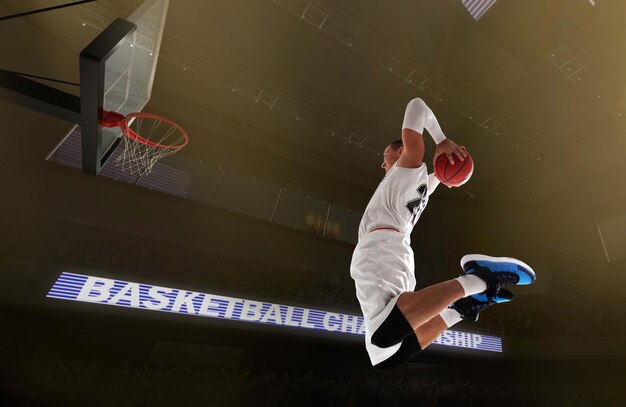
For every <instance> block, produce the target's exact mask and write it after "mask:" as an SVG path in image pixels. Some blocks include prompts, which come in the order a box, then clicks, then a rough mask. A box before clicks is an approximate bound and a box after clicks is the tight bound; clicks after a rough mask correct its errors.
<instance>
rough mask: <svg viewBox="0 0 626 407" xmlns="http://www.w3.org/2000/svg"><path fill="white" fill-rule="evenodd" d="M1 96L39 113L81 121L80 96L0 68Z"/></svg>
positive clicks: (71, 120) (73, 121)
mask: <svg viewBox="0 0 626 407" xmlns="http://www.w3.org/2000/svg"><path fill="white" fill-rule="evenodd" d="M0 98H1V99H3V100H6V101H7V102H10V103H14V104H17V105H20V106H22V107H25V108H27V109H31V110H35V111H37V112H39V113H43V114H47V115H50V116H53V117H56V118H57V119H61V120H65V121H68V122H72V123H80V98H79V97H78V96H74V95H72V94H70V93H67V92H63V91H61V90H58V89H55V88H52V87H50V86H48V85H44V84H42V83H39V82H36V81H33V80H31V79H27V78H24V77H23V76H21V75H18V74H15V73H13V72H9V71H5V70H4V69H0Z"/></svg>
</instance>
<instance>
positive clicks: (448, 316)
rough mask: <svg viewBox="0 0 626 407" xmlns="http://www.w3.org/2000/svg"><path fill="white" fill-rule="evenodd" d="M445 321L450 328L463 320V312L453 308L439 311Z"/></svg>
mask: <svg viewBox="0 0 626 407" xmlns="http://www.w3.org/2000/svg"><path fill="white" fill-rule="evenodd" d="M439 316H440V317H441V319H443V322H445V323H446V326H447V327H448V328H450V327H451V326H452V325H454V324H456V323H457V322H460V321H461V314H459V312H458V311H457V310H453V309H452V308H446V309H444V310H443V311H441V312H440V313H439Z"/></svg>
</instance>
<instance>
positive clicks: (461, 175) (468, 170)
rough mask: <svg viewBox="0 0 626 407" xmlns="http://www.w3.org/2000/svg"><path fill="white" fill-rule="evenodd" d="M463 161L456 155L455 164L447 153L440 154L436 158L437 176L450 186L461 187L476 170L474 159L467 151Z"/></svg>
mask: <svg viewBox="0 0 626 407" xmlns="http://www.w3.org/2000/svg"><path fill="white" fill-rule="evenodd" d="M464 158H465V159H464V160H463V161H461V160H460V159H459V158H458V157H457V156H456V155H455V156H454V164H452V163H450V160H449V159H448V156H447V155H446V154H440V155H439V156H438V157H437V159H436V160H435V176H436V177H437V179H439V181H441V182H442V183H443V184H444V185H446V186H448V187H459V186H461V185H463V184H465V183H466V182H467V181H468V180H469V179H470V177H471V176H472V173H473V172H474V160H472V157H471V156H470V155H469V153H467V156H466V157H464Z"/></svg>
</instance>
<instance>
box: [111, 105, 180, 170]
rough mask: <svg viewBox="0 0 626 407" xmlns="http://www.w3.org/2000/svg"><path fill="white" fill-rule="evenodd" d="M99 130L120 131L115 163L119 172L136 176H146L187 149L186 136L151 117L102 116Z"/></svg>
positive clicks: (137, 114)
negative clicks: (120, 147)
mask: <svg viewBox="0 0 626 407" xmlns="http://www.w3.org/2000/svg"><path fill="white" fill-rule="evenodd" d="M100 124H101V125H102V126H103V127H119V128H120V129H121V130H122V137H123V140H124V150H123V151H122V153H121V154H120V155H119V157H117V158H116V159H115V165H116V166H118V167H121V169H122V171H125V172H129V173H131V174H136V173H138V174H139V175H140V176H144V175H148V174H150V171H152V167H153V166H154V164H155V163H156V162H157V161H158V160H160V159H161V158H163V157H167V156H168V155H172V154H174V153H176V152H178V150H180V149H181V148H183V147H185V146H186V145H187V142H188V141H189V137H188V136H187V133H186V132H185V131H184V130H183V129H182V128H181V127H180V126H179V125H178V124H176V123H174V122H173V121H171V120H168V119H166V118H164V117H161V116H159V115H156V114H151V113H142V112H139V113H131V114H128V115H126V116H124V115H121V114H119V113H116V112H104V114H103V118H102V121H101V122H100Z"/></svg>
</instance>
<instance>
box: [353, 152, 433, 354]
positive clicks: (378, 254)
mask: <svg viewBox="0 0 626 407" xmlns="http://www.w3.org/2000/svg"><path fill="white" fill-rule="evenodd" d="M438 184H439V181H438V180H437V179H436V178H435V177H434V175H433V174H431V175H428V172H427V169H426V164H425V163H422V165H421V166H420V167H418V168H403V167H398V166H396V165H395V164H394V165H393V166H392V167H391V168H390V169H389V171H388V172H387V174H386V175H385V178H384V179H383V180H382V181H381V183H380V185H379V186H378V188H377V189H376V192H374V195H373V196H372V198H371V199H370V202H369V203H368V205H367V207H366V209H365V212H364V213H363V218H362V220H361V224H360V225H359V242H358V243H357V246H356V248H355V250H354V254H353V256H352V264H351V266H350V276H351V277H352V278H353V279H354V282H355V286H356V294H357V298H358V300H359V303H360V305H361V311H362V312H363V317H364V319H365V334H366V335H365V347H366V349H367V352H368V354H369V356H370V360H371V362H372V365H375V364H378V363H380V362H382V361H383V360H385V359H387V358H389V357H390V356H391V355H393V354H394V353H396V352H397V351H398V349H399V348H400V344H397V345H395V346H392V347H389V348H379V347H377V346H375V345H373V344H372V343H371V338H372V334H373V333H374V332H375V331H376V329H378V327H379V326H380V325H381V324H382V323H383V321H384V320H385V319H386V318H387V316H388V315H389V313H390V312H391V310H392V309H393V307H394V306H395V303H396V301H397V300H398V297H399V296H400V294H402V293H403V292H406V291H413V290H415V286H416V280H415V264H414V259H413V250H412V249H411V238H410V236H411V231H412V230H413V227H414V226H415V224H416V223H417V220H418V219H419V217H420V215H421V214H422V212H423V210H424V208H425V207H426V204H427V203H428V197H429V195H430V194H431V193H432V192H433V191H434V189H435V188H436V187H437V185H438ZM380 228H387V229H383V230H376V231H373V230H374V229H380Z"/></svg>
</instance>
